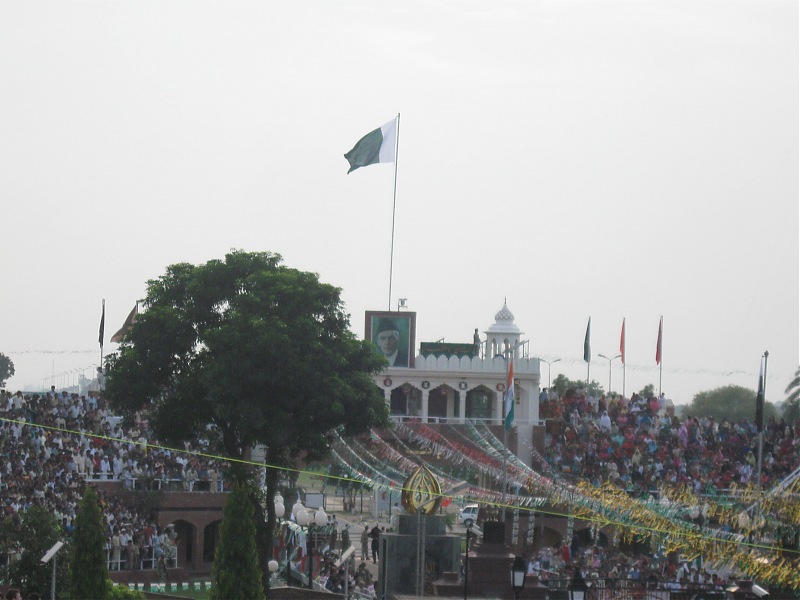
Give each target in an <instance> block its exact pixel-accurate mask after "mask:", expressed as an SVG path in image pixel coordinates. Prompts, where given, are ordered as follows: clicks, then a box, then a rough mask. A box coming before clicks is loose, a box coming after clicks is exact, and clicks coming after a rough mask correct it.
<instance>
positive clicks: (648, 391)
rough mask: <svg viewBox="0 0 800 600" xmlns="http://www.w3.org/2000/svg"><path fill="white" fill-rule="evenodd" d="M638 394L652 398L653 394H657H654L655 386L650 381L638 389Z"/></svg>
mask: <svg viewBox="0 0 800 600" xmlns="http://www.w3.org/2000/svg"><path fill="white" fill-rule="evenodd" d="M639 395H640V396H641V397H642V398H653V397H654V396H657V395H658V394H656V386H654V385H653V384H652V383H648V384H647V385H646V386H644V387H643V388H642V389H641V390H639Z"/></svg>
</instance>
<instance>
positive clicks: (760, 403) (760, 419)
mask: <svg viewBox="0 0 800 600" xmlns="http://www.w3.org/2000/svg"><path fill="white" fill-rule="evenodd" d="M756 429H758V431H764V361H763V360H762V361H761V365H760V366H759V367H758V392H757V393H756Z"/></svg>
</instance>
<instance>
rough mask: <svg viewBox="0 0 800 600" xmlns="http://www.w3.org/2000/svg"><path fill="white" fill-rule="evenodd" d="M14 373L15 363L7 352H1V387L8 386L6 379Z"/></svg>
mask: <svg viewBox="0 0 800 600" xmlns="http://www.w3.org/2000/svg"><path fill="white" fill-rule="evenodd" d="M13 375H14V363H13V362H11V359H10V358H8V357H7V356H6V355H5V354H2V353H0V387H5V386H6V381H8V380H9V378H11V377H12V376H13Z"/></svg>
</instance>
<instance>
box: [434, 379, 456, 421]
mask: <svg viewBox="0 0 800 600" xmlns="http://www.w3.org/2000/svg"><path fill="white" fill-rule="evenodd" d="M457 396H458V392H456V391H455V390H454V389H453V388H451V387H450V386H449V385H446V384H442V385H440V386H439V387H437V388H436V389H433V390H431V391H430V393H429V394H428V416H429V417H439V418H446V417H448V416H450V414H454V413H453V409H450V410H448V406H450V405H452V406H453V408H455V400H454V399H455V398H456V397H457Z"/></svg>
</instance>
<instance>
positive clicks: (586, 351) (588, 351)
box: [583, 317, 592, 363]
mask: <svg viewBox="0 0 800 600" xmlns="http://www.w3.org/2000/svg"><path fill="white" fill-rule="evenodd" d="M591 332H592V317H589V322H588V323H587V324H586V337H585V338H584V339H583V360H584V361H585V362H587V363H589V362H592V346H591V344H590V343H589V338H590V337H591Z"/></svg>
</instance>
